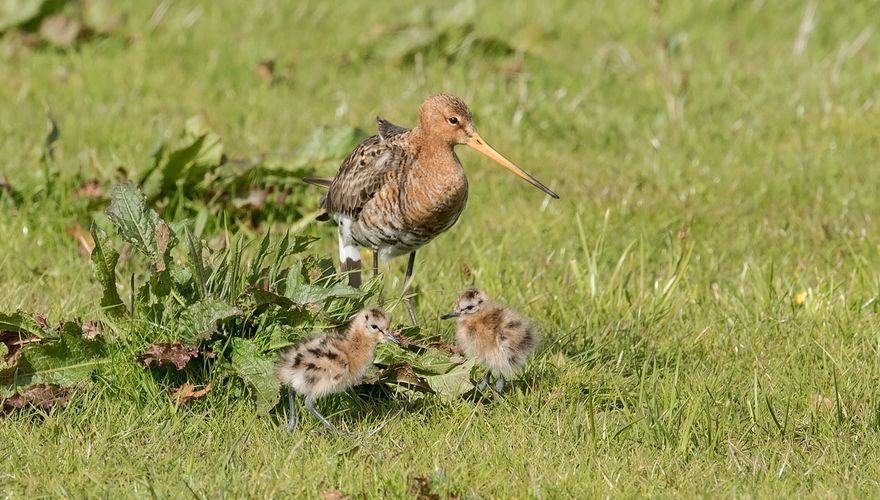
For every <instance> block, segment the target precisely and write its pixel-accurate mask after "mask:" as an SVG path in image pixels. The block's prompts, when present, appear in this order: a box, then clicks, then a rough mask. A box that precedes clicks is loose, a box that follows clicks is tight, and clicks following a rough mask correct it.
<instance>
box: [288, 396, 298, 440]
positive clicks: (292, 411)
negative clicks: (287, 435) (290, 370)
mask: <svg viewBox="0 0 880 500" xmlns="http://www.w3.org/2000/svg"><path fill="white" fill-rule="evenodd" d="M287 402H288V403H290V417H289V418H288V420H287V430H288V432H293V430H294V429H296V393H295V392H293V387H288V388H287Z"/></svg>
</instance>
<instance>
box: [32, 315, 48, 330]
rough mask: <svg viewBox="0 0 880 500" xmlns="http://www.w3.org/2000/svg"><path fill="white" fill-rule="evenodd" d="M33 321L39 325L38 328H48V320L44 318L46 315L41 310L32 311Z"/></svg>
mask: <svg viewBox="0 0 880 500" xmlns="http://www.w3.org/2000/svg"><path fill="white" fill-rule="evenodd" d="M34 321H36V322H37V324H38V325H40V328H49V322H48V321H47V320H46V315H45V314H43V313H41V312H35V313H34Z"/></svg>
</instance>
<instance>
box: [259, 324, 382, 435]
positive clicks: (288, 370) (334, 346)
mask: <svg viewBox="0 0 880 500" xmlns="http://www.w3.org/2000/svg"><path fill="white" fill-rule="evenodd" d="M388 326H389V321H388V316H386V315H385V313H384V312H383V311H382V310H381V309H364V310H363V311H361V312H359V313H358V314H357V315H356V316H355V317H354V319H353V320H352V321H351V323H350V324H349V326H348V329H347V330H346V331H344V332H342V333H337V332H328V333H323V334H321V335H318V336H316V337H312V338H309V339H305V340H303V341H301V342H299V343H298V344H296V345H295V346H293V347H291V348H290V349H288V350H286V351H284V352H283V353H282V354H281V358H280V359H279V361H278V365H277V367H276V369H275V375H276V376H277V377H278V379H279V380H280V381H281V382H282V383H284V384H286V385H287V396H288V401H289V403H290V420H289V421H288V424H287V429H288V430H289V431H291V432H293V430H294V429H295V428H296V395H297V394H301V395H303V396H304V397H305V404H306V408H308V409H309V411H310V412H311V413H312V415H314V416H315V418H317V419H318V420H320V421H321V423H323V424H324V425H326V426H327V427H328V428H329V429H330V430H332V431H334V432H336V433H340V432H339V431H338V430H337V429H336V427H334V426H333V424H331V423H330V422H328V421H327V419H326V418H324V416H323V415H321V414H320V413H319V412H318V410H317V409H315V399H316V398H319V397H321V396H326V395H327V394H334V393H338V392H343V391H345V390H346V389H348V388H349V387H352V386H354V385H356V384H357V383H358V382H360V381H361V380H363V378H364V375H365V374H366V372H367V369H368V368H369V367H370V364H372V362H373V357H374V356H375V354H376V345H377V344H378V343H379V342H384V341H391V342H394V343H399V341H398V340H397V338H396V337H395V336H394V335H393V334H392V333H391V331H390V330H389V329H388ZM368 432H372V431H368Z"/></svg>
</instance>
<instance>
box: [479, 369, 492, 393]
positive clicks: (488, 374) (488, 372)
mask: <svg viewBox="0 0 880 500" xmlns="http://www.w3.org/2000/svg"><path fill="white" fill-rule="evenodd" d="M491 376H492V370H486V376H485V377H483V381H482V382H480V385H478V386H477V389H479V391H480V392H483V391H485V390H486V387H489V377H491Z"/></svg>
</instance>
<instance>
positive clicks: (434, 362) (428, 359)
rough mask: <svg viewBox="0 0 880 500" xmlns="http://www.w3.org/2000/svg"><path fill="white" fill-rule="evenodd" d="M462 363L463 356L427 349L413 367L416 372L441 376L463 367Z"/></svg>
mask: <svg viewBox="0 0 880 500" xmlns="http://www.w3.org/2000/svg"><path fill="white" fill-rule="evenodd" d="M461 362H462V359H461V356H451V355H449V354H448V353H445V352H443V351H441V350H439V349H426V350H425V352H423V353H422V354H421V355H419V357H418V358H417V359H416V360H415V361H414V362H413V363H412V365H413V368H414V369H415V370H416V371H420V372H424V373H426V374H429V375H441V374H444V373H448V372H449V371H450V370H452V369H453V368H455V367H456V366H459V365H461Z"/></svg>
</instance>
